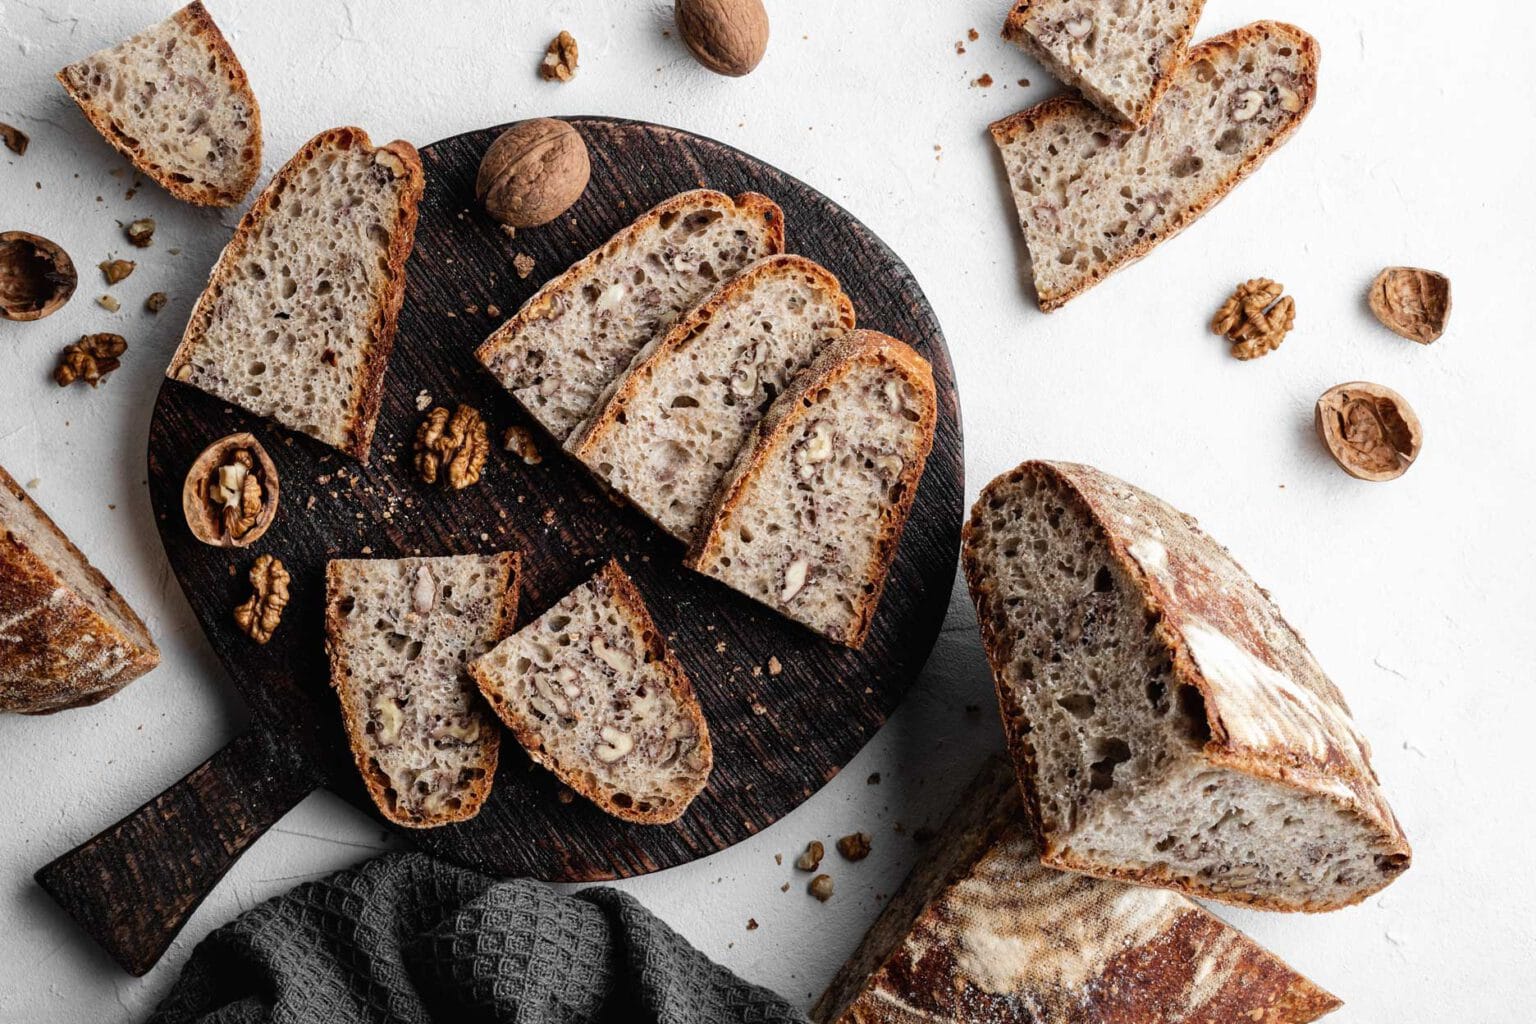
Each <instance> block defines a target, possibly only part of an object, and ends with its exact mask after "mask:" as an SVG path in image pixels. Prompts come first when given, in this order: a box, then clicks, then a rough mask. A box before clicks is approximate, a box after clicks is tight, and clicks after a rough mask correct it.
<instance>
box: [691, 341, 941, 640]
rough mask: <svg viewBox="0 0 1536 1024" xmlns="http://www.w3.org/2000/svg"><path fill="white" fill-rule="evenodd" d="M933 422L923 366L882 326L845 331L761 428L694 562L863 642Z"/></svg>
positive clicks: (724, 486) (698, 542) (785, 610)
mask: <svg viewBox="0 0 1536 1024" xmlns="http://www.w3.org/2000/svg"><path fill="white" fill-rule="evenodd" d="M937 418H938V403H937V397H936V395H935V393H934V387H933V370H932V368H931V367H929V365H928V362H927V360H925V359H923V357H922V356H920V355H918V354H917V353H916V352H914V351H912V349H910V348H908V347H907V346H906V345H904V344H902V343H901V342H899V341H897V340H896V339H895V338H890V337H887V336H886V335H884V334H879V333H876V332H875V331H853V332H851V333H849V334H846V335H844V336H843V337H842V338H840V339H839V340H837V341H835V342H833V343H832V344H831V345H828V346H827V347H826V348H825V349H824V350H823V351H822V354H821V355H820V356H818V357H817V359H816V361H815V362H814V363H812V364H811V365H810V366H809V367H807V368H806V369H805V370H803V371H802V372H801V373H800V375H799V376H797V377H796V378H795V379H794V380H793V381H792V382H791V383H790V386H789V390H787V391H785V392H784V394H782V395H780V396H779V398H778V399H777V400H775V401H774V403H773V406H772V407H771V408H770V409H769V410H768V414H767V415H766V416H765V417H764V418H763V420H762V422H760V423H759V424H758V425H757V427H756V428H755V429H754V431H753V433H752V436H751V437H750V438H749V439H748V441H747V443H746V445H745V446H744V447H743V448H742V451H741V454H740V455H739V456H738V457H737V459H736V463H735V465H734V466H733V467H732V468H731V471H730V473H729V474H728V475H727V477H726V478H725V480H724V481H722V483H721V485H720V488H719V490H718V491H717V492H716V494H715V498H714V502H713V504H712V506H711V508H710V509H709V511H708V513H707V515H706V516H705V517H704V518H703V519H702V520H701V522H702V523H704V524H707V525H704V526H703V527H702V528H701V530H700V532H699V533H698V535H697V537H696V538H695V540H694V544H693V547H692V549H691V550H690V551H689V553H688V558H687V563H686V564H687V565H688V567H689V568H691V569H695V570H697V571H698V572H701V573H704V574H705V575H708V576H712V577H714V578H715V579H717V580H720V581H721V582H723V583H725V584H727V585H729V586H731V587H734V588H735V589H737V590H739V591H741V592H742V593H743V594H746V595H747V596H748V597H751V598H753V599H755V600H757V601H761V602H762V603H763V604H765V605H767V606H768V607H770V608H773V609H775V610H776V611H778V612H780V613H782V614H783V615H786V616H788V617H789V618H791V619H794V620H795V621H796V622H800V623H803V624H804V625H806V626H808V627H809V628H811V629H813V630H815V631H816V632H817V633H820V634H821V635H823V636H825V637H827V638H828V639H830V640H835V641H836V642H838V643H840V644H846V645H847V646H849V647H854V648H857V647H861V646H863V643H864V640H865V637H866V636H868V634H869V627H870V623H871V622H872V621H873V619H874V614H875V609H876V607H877V606H878V605H879V603H880V592H881V590H882V589H884V587H885V577H886V573H887V572H889V571H890V567H891V560H892V559H893V558H894V557H895V556H896V547H897V545H898V544H899V543H900V542H901V532H902V529H903V528H904V527H905V526H906V522H907V513H908V512H909V511H910V510H911V508H912V499H913V498H914V497H915V496H916V493H917V484H918V481H919V480H920V479H921V478H922V475H923V464H924V463H925V462H926V461H927V458H928V452H929V449H931V448H932V447H933V430H934V424H935V422H936V421H937Z"/></svg>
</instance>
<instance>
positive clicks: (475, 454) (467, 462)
mask: <svg viewBox="0 0 1536 1024" xmlns="http://www.w3.org/2000/svg"><path fill="white" fill-rule="evenodd" d="M490 450H491V447H490V442H488V441H487V440H486V437H485V421H484V420H482V419H481V418H480V413H479V412H477V411H476V410H475V409H474V407H473V406H468V405H461V406H459V407H458V408H457V409H455V410H454V411H453V413H452V414H451V415H450V414H449V412H448V410H447V408H446V407H444V406H438V407H437V408H436V409H433V410H432V411H431V412H429V413H427V418H426V419H424V420H422V421H421V426H420V427H418V428H417V430H416V472H417V473H419V474H420V475H421V479H422V480H423V481H424V482H425V483H429V484H435V483H439V482H441V483H442V485H443V486H444V487H447V488H448V489H449V490H453V491H457V490H462V489H463V488H465V487H468V486H469V485H470V484H473V483H475V482H476V481H478V480H479V479H480V471H481V470H483V469H484V468H485V457H486V455H487V454H489V452H490Z"/></svg>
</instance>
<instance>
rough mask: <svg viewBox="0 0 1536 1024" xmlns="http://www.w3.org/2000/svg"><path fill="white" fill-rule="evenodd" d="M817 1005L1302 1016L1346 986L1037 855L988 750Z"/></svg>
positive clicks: (1182, 1020)
mask: <svg viewBox="0 0 1536 1024" xmlns="http://www.w3.org/2000/svg"><path fill="white" fill-rule="evenodd" d="M928 849H929V850H930V851H932V852H931V853H930V854H929V855H928V858H927V859H926V860H924V861H922V862H919V864H918V865H917V867H915V868H914V869H913V871H912V873H911V874H910V875H909V876H907V880H906V881H905V882H904V883H902V886H901V888H900V889H899V890H898V891H897V893H896V895H895V896H893V897H892V898H891V900H890V901H889V902H888V903H887V904H886V907H885V910H884V911H882V912H881V914H880V916H879V918H877V919H876V921H875V923H874V925H873V927H871V928H870V930H869V933H868V934H867V935H866V936H865V937H864V941H863V942H862V943H861V944H860V946H859V948H858V949H857V950H856V951H855V952H854V954H853V956H852V957H851V958H850V959H849V960H848V962H847V963H846V964H845V965H844V966H843V968H842V970H841V971H839V972H838V974H837V976H836V977H835V978H834V979H833V981H832V984H831V986H830V987H829V988H828V989H827V991H826V993H825V994H824V995H823V996H822V997H821V999H820V1001H819V1002H818V1003H817V1004H816V1006H815V1007H814V1008H813V1009H812V1011H811V1017H812V1019H813V1020H816V1021H818V1022H819V1024H966V1022H972V1021H986V1022H988V1024H1037V1022H1061V1024H1067V1022H1082V1024H1089V1022H1110V1021H1113V1022H1115V1024H1212V1022H1217V1021H1221V1022H1236V1021H1261V1022H1264V1024H1305V1022H1307V1021H1313V1020H1316V1019H1318V1018H1319V1017H1321V1016H1323V1015H1324V1014H1327V1013H1329V1012H1331V1011H1333V1010H1335V1009H1337V1008H1338V1007H1339V1006H1340V1005H1341V1004H1340V1002H1339V1000H1338V999H1336V998H1334V997H1333V996H1332V995H1329V994H1328V993H1327V992H1325V991H1324V990H1322V989H1321V988H1319V987H1317V986H1316V985H1314V984H1313V983H1312V982H1310V981H1308V980H1307V979H1306V978H1304V977H1302V976H1301V975H1300V974H1297V973H1296V972H1295V971H1294V970H1292V969H1291V968H1290V967H1289V966H1287V965H1286V964H1285V963H1284V962H1283V961H1282V960H1280V959H1279V958H1278V957H1276V956H1275V955H1273V954H1272V953H1270V952H1268V951H1267V950H1265V949H1263V948H1262V947H1260V946H1259V945H1258V944H1257V943H1255V942H1253V940H1251V939H1249V938H1248V937H1247V936H1245V935H1243V934H1242V933H1241V932H1239V931H1237V930H1236V929H1235V928H1232V927H1231V926H1229V925H1227V924H1225V923H1224V922H1222V921H1221V920H1220V919H1219V918H1216V917H1214V916H1213V915H1211V914H1209V913H1207V912H1206V911H1205V910H1202V909H1201V908H1200V907H1199V906H1197V905H1196V904H1194V903H1193V902H1191V901H1190V900H1188V899H1186V898H1185V897H1183V896H1180V895H1178V894H1177V893H1173V892H1168V891H1167V890H1157V889H1144V888H1139V887H1136V886H1130V885H1125V884H1123V883H1120V882H1112V881H1105V880H1102V879H1097V878H1090V877H1088V876H1085V875H1076V874H1069V873H1067V872H1062V871H1055V870H1052V869H1051V868H1048V867H1046V866H1044V865H1042V864H1041V863H1040V858H1039V848H1038V846H1037V844H1036V841H1035V839H1034V837H1033V836H1032V835H1031V834H1030V831H1029V827H1028V825H1027V824H1026V821H1025V818H1024V809H1023V807H1022V806H1021V802H1020V799H1019V792H1018V787H1017V786H1016V785H1015V784H1014V780H1013V773H1012V771H1011V770H1010V768H1009V767H1008V765H1007V764H1006V763H1005V762H1003V761H1002V760H1001V759H996V758H994V759H993V760H991V761H990V762H988V764H987V765H986V766H985V767H984V768H983V769H982V771H981V773H980V774H979V775H978V776H977V777H976V779H975V781H973V782H972V783H971V784H970V786H969V787H968V788H967V790H966V792H965V793H964V794H962V795H961V797H960V798H959V803H958V804H957V806H956V808H955V810H954V812H953V813H952V814H951V815H950V818H949V820H948V821H947V822H946V823H945V825H944V827H943V830H942V832H941V834H940V835H939V836H938V837H936V838H935V839H934V841H933V842H931V843H929V844H928Z"/></svg>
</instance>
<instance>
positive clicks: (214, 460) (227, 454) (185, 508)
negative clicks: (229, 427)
mask: <svg viewBox="0 0 1536 1024" xmlns="http://www.w3.org/2000/svg"><path fill="white" fill-rule="evenodd" d="M277 505H278V481H277V466H276V465H274V464H273V462H272V459H271V457H270V456H268V455H267V451H266V449H265V448H263V447H262V446H261V442H259V441H257V440H256V438H255V437H254V436H252V435H251V434H244V433H242V434H230V435H229V436H228V437H221V438H219V439H218V440H217V441H215V442H213V444H211V445H209V446H208V447H207V448H204V449H203V452H202V454H201V455H199V456H198V457H197V460H196V461H195V462H193V463H192V468H191V469H190V470H188V471H187V479H186V482H185V483H184V484H182V488H181V510H182V514H183V515H185V516H186V520H187V527H188V528H189V529H190V530H191V531H192V536H194V537H196V538H197V539H198V540H200V541H202V542H203V543H204V544H211V545H213V546H215V547H224V548H243V547H246V546H247V545H250V544H254V543H255V542H256V541H257V540H259V539H260V538H261V536H262V534H264V533H266V532H267V528H268V527H269V526H271V525H272V522H273V520H275V519H276V518H277Z"/></svg>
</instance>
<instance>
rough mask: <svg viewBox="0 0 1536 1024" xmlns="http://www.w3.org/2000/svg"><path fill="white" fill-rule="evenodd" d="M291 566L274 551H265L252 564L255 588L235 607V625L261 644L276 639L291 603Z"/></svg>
mask: <svg viewBox="0 0 1536 1024" xmlns="http://www.w3.org/2000/svg"><path fill="white" fill-rule="evenodd" d="M288 582H289V578H288V570H287V569H286V568H284V566H283V563H282V562H280V561H279V560H278V559H276V558H273V557H272V556H271V555H262V556H261V557H260V558H258V559H256V564H255V565H253V566H251V590H252V591H253V593H252V594H251V596H250V597H248V598H246V600H245V602H244V603H243V604H241V605H239V606H238V607H237V608H235V625H237V626H239V627H240V631H241V632H242V633H244V634H245V635H246V636H248V637H250V638H251V639H252V640H254V641H256V642H257V643H259V644H264V643H266V642H267V641H268V640H271V639H272V634H273V633H274V632H275V631H276V630H277V627H278V624H279V623H281V622H282V621H283V609H284V608H286V607H288Z"/></svg>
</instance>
